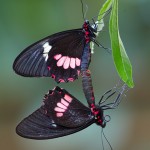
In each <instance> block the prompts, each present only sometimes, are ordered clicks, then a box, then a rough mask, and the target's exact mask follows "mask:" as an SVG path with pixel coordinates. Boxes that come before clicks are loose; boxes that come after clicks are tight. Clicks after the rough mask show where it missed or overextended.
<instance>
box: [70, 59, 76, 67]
mask: <svg viewBox="0 0 150 150" xmlns="http://www.w3.org/2000/svg"><path fill="white" fill-rule="evenodd" d="M70 67H71V68H73V69H74V68H75V58H71V60H70Z"/></svg>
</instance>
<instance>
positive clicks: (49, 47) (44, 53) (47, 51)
mask: <svg viewBox="0 0 150 150" xmlns="http://www.w3.org/2000/svg"><path fill="white" fill-rule="evenodd" d="M43 48H44V51H43V57H45V61H47V59H48V53H49V51H50V50H51V48H52V46H51V45H49V43H48V42H46V43H45V44H44V45H43Z"/></svg>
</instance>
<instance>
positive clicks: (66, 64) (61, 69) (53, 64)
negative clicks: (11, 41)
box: [13, 29, 85, 82]
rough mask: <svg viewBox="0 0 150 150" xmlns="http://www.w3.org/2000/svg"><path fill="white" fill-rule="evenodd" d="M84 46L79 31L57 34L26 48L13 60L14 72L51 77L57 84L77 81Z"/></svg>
mask: <svg viewBox="0 0 150 150" xmlns="http://www.w3.org/2000/svg"><path fill="white" fill-rule="evenodd" d="M84 45H85V38H84V33H83V32H82V29H74V30H69V31H64V32H60V33H57V34H54V35H51V36H49V37H46V38H44V39H42V40H40V41H38V42H36V43H34V44H32V45H31V46H29V47H27V48H26V49H25V50H24V51H23V52H22V53H20V55H19V56H18V57H17V58H16V59H15V61H14V64H13V69H14V70H15V72H16V73H17V74H19V75H22V76H26V77H43V76H45V77H50V76H51V77H52V78H54V79H55V80H56V81H57V82H68V81H73V80H75V79H77V78H78V74H79V72H80V66H81V57H82V52H83V48H84Z"/></svg>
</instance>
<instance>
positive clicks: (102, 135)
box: [101, 128, 113, 150]
mask: <svg viewBox="0 0 150 150" xmlns="http://www.w3.org/2000/svg"><path fill="white" fill-rule="evenodd" d="M101 137H102V146H103V150H104V142H103V137H104V138H105V140H106V142H107V143H108V145H109V147H110V149H111V150H113V148H112V146H111V144H110V142H109V141H108V139H107V137H106V135H105V134H104V131H103V128H102V130H101Z"/></svg>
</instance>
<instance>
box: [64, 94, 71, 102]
mask: <svg viewBox="0 0 150 150" xmlns="http://www.w3.org/2000/svg"><path fill="white" fill-rule="evenodd" d="M64 99H65V100H67V101H68V102H69V103H71V101H72V98H71V97H70V96H69V95H67V94H65V96H64Z"/></svg>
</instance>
